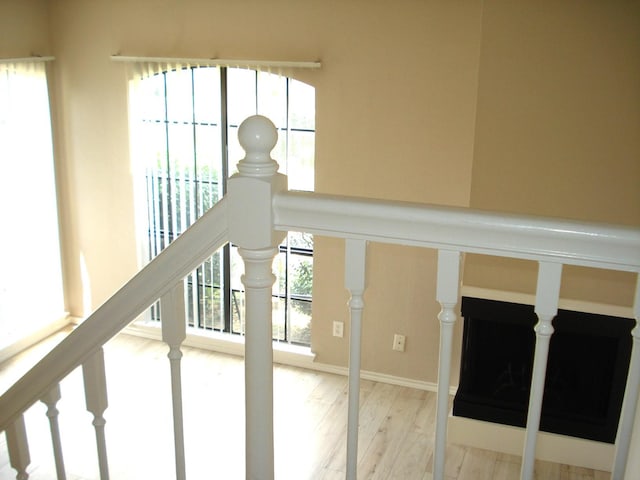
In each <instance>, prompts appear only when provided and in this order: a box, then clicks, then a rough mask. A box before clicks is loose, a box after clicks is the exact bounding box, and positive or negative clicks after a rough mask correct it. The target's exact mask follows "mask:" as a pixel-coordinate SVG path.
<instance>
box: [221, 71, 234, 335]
mask: <svg viewBox="0 0 640 480" xmlns="http://www.w3.org/2000/svg"><path fill="white" fill-rule="evenodd" d="M220 135H221V145H222V178H221V179H220V181H221V182H222V194H223V195H226V194H227V178H228V177H229V117H228V109H227V68H226V67H220ZM222 277H223V278H222V285H221V286H220V291H221V296H222V301H223V305H224V306H223V314H224V331H225V332H230V333H231V332H233V321H232V320H233V311H232V309H231V308H232V305H231V296H232V295H233V291H232V289H231V245H230V244H228V243H227V244H226V245H225V246H224V248H223V249H222Z"/></svg>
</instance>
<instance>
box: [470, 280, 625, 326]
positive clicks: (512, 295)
mask: <svg viewBox="0 0 640 480" xmlns="http://www.w3.org/2000/svg"><path fill="white" fill-rule="evenodd" d="M462 296H463V297H475V298H486V299H487V300H497V301H500V302H511V303H521V304H524V305H534V304H535V295H532V294H528V293H520V292H508V291H506V290H494V289H490V288H481V287H474V286H472V285H463V286H462ZM558 308H560V309H562V310H572V311H575V312H585V313H594V314H598V315H609V316H612V317H622V318H634V314H633V307H630V306H629V307H625V306H620V305H611V304H606V303H597V302H588V301H586V300H573V299H570V298H561V299H560V301H559V303H558Z"/></svg>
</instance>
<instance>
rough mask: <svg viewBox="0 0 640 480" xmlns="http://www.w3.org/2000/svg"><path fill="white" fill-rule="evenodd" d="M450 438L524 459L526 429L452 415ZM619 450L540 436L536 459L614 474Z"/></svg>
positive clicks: (593, 443) (463, 443)
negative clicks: (616, 451)
mask: <svg viewBox="0 0 640 480" xmlns="http://www.w3.org/2000/svg"><path fill="white" fill-rule="evenodd" d="M448 426H449V428H448V433H447V438H448V441H449V442H450V443H455V444H458V445H465V446H468V447H476V448H482V449H485V450H493V451H496V452H502V453H507V454H510V455H518V456H521V455H522V451H523V447H524V433H525V430H524V428H519V427H512V426H510V425H500V424H497V423H490V422H484V421H481V420H473V419H470V418H464V417H455V416H453V415H449V421H448ZM614 454H615V446H614V445H612V444H609V443H603V442H596V441H593V440H585V439H582V438H575V437H567V436H564V435H557V434H554V433H547V432H540V433H538V441H537V446H536V458H537V459H539V460H544V461H548V462H555V463H563V464H567V465H575V466H578V467H585V468H592V469H594V470H602V471H605V472H610V471H611V468H612V465H613V457H614Z"/></svg>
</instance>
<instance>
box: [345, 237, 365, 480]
mask: <svg viewBox="0 0 640 480" xmlns="http://www.w3.org/2000/svg"><path fill="white" fill-rule="evenodd" d="M366 251H367V243H366V242H365V241H364V240H352V239H347V240H346V244H345V282H344V283H345V287H346V288H347V290H349V293H350V294H351V298H350V300H349V309H350V313H351V324H350V336H349V410H348V421H347V480H355V479H356V478H357V471H358V423H359V417H360V344H361V338H362V313H363V310H364V300H363V294H364V290H365V288H366V282H365V277H366V271H365V270H366Z"/></svg>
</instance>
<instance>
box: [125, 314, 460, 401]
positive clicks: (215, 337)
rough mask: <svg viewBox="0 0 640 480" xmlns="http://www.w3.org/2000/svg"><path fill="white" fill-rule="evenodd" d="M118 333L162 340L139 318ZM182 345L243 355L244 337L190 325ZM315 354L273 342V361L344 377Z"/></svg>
mask: <svg viewBox="0 0 640 480" xmlns="http://www.w3.org/2000/svg"><path fill="white" fill-rule="evenodd" d="M122 333H124V334H127V335H134V336H138V337H142V338H149V339H152V340H158V341H162V335H161V332H160V329H159V328H158V327H157V326H155V325H145V324H144V323H143V322H137V323H132V324H131V325H129V326H127V327H126V328H125V329H124V330H123V331H122ZM183 345H185V346H188V347H193V348H201V349H203V350H211V351H214V352H218V353H224V354H227V355H235V356H240V357H242V356H244V338H243V337H241V336H239V335H229V334H225V333H218V332H207V333H205V334H203V333H200V332H197V331H196V330H194V329H191V331H189V330H187V338H186V340H185V341H184V343H183ZM315 358H316V355H315V353H313V352H312V351H311V350H310V349H309V348H307V347H301V346H297V345H287V344H284V343H279V342H274V343H273V360H274V362H275V363H279V364H281V365H289V366H292V367H299V368H305V369H307V370H312V371H316V372H324V373H333V374H335V375H342V376H345V377H346V376H347V375H349V369H348V368H347V367H343V366H340V365H331V364H329V363H320V362H316V361H315ZM360 378H362V379H364V380H371V381H373V382H381V383H388V384H390V385H397V386H400V387H408V388H415V389H417V390H426V391H429V392H435V391H437V384H435V383H433V382H426V381H424V380H416V379H413V378H406V377H398V376H396V375H389V374H386V373H380V372H373V371H368V370H362V371H361V372H360ZM457 389H458V387H457V386H451V387H450V388H449V393H450V394H451V395H455V393H456V391H457Z"/></svg>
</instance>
